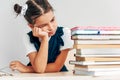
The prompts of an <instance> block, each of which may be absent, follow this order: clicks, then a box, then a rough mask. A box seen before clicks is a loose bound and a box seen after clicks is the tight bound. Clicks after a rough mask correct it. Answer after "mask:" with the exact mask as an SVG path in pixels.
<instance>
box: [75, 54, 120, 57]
mask: <svg viewBox="0 0 120 80" xmlns="http://www.w3.org/2000/svg"><path fill="white" fill-rule="evenodd" d="M75 56H79V57H106V58H107V57H120V55H110V54H108V55H106V54H103V55H99V54H93V55H91V54H75Z"/></svg>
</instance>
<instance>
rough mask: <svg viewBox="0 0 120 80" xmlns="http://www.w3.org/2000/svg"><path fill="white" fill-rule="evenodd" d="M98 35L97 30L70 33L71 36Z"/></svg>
mask: <svg viewBox="0 0 120 80" xmlns="http://www.w3.org/2000/svg"><path fill="white" fill-rule="evenodd" d="M99 33H100V32H99V30H88V29H84V30H75V31H71V35H98V34H99Z"/></svg>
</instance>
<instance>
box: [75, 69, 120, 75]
mask: <svg viewBox="0 0 120 80" xmlns="http://www.w3.org/2000/svg"><path fill="white" fill-rule="evenodd" d="M73 74H75V75H86V76H110V75H120V71H119V70H118V71H117V70H115V71H112V70H111V71H83V70H73Z"/></svg>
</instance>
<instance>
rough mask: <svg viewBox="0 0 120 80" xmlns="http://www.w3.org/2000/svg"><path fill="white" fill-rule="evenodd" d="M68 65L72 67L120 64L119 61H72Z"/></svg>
mask: <svg viewBox="0 0 120 80" xmlns="http://www.w3.org/2000/svg"><path fill="white" fill-rule="evenodd" d="M69 64H72V65H109V64H120V61H103V62H100V61H99V62H95V61H73V60H70V61H69Z"/></svg>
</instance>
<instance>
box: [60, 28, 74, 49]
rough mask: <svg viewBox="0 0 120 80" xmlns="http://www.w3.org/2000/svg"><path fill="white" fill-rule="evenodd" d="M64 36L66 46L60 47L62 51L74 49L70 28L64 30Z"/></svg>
mask: <svg viewBox="0 0 120 80" xmlns="http://www.w3.org/2000/svg"><path fill="white" fill-rule="evenodd" d="M63 32H64V35H63V36H62V39H63V41H64V46H61V47H60V50H65V49H72V48H73V40H71V30H70V29H69V28H63Z"/></svg>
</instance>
